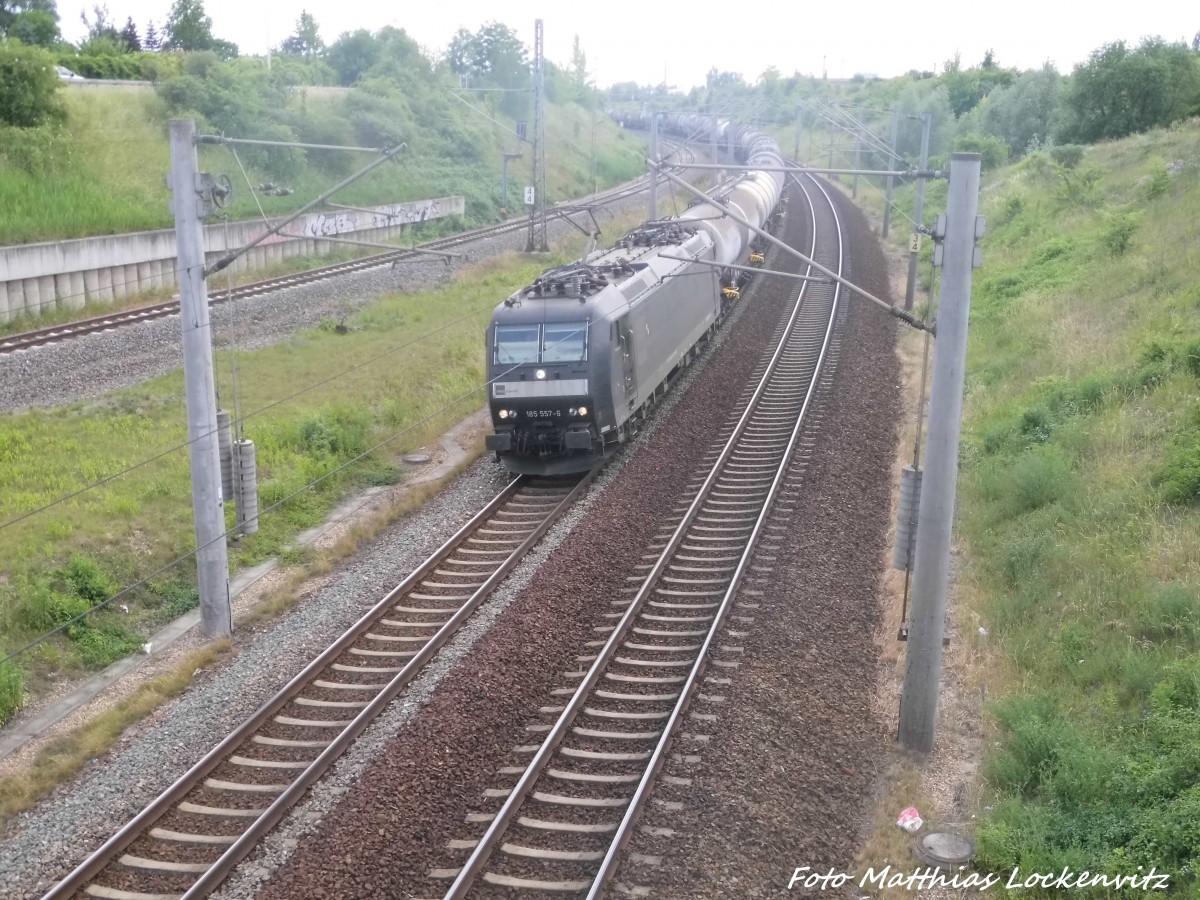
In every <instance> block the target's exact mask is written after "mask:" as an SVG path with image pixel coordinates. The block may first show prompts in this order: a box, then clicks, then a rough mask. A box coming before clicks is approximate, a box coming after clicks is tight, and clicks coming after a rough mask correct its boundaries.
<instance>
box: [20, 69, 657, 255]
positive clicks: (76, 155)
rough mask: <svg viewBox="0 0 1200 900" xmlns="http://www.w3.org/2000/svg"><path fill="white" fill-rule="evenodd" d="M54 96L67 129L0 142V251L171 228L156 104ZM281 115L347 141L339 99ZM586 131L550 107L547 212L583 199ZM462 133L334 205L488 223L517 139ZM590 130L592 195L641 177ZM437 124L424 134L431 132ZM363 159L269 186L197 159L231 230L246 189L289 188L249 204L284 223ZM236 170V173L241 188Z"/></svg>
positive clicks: (604, 126) (243, 155) (412, 155)
mask: <svg viewBox="0 0 1200 900" xmlns="http://www.w3.org/2000/svg"><path fill="white" fill-rule="evenodd" d="M64 96H65V100H66V102H67V108H68V120H67V125H66V126H65V128H64V129H62V130H61V131H54V130H47V129H37V130H34V131H32V132H29V133H27V134H25V135H22V134H21V133H20V131H19V130H16V129H3V130H0V209H4V210H5V213H6V214H5V215H4V216H3V217H2V218H0V243H23V242H32V241H47V240H56V239H61V238H72V237H85V236H89V235H95V234H112V233H120V232H124V231H138V230H145V229H154V228H167V227H170V226H171V225H172V220H171V218H170V213H169V210H168V200H169V196H168V192H167V189H166V182H165V176H166V174H167V172H168V170H169V168H170V153H169V150H168V146H167V119H168V113H167V112H166V109H165V106H164V104H163V103H162V101H161V100H160V99H159V98H158V96H157V95H156V94H155V92H153V91H150V90H133V89H130V88H127V87H116V88H113V89H111V90H88V91H86V92H85V91H80V90H67V91H65V93H64ZM290 103H291V105H292V108H293V110H292V111H293V112H294V113H295V114H296V115H298V116H300V117H302V118H304V117H306V118H307V119H308V120H310V121H312V122H314V123H321V125H320V127H332V128H334V131H333V132H332V134H337V133H338V129H339V128H340V129H341V133H342V134H350V133H353V131H352V129H351V126H350V124H349V123H348V122H347V121H346V120H344V119H342V118H340V116H341V108H342V98H340V97H330V96H325V95H316V94H313V95H309V94H308V93H307V92H305V91H303V90H300V89H297V90H295V91H294V92H293V93H292V95H291V99H290ZM472 115H473V114H470V113H467V116H468V117H471V116H472ZM592 120H593V117H592V113H591V112H590V111H589V110H586V109H584V108H582V107H580V106H578V105H577V104H574V103H568V104H562V105H558V106H552V109H551V110H550V112H549V114H548V115H547V129H546V143H547V166H548V172H547V191H548V194H549V198H548V199H550V200H551V201H560V200H564V199H568V198H571V197H577V196H580V195H582V194H584V193H588V192H590V191H591V190H592V184H593V173H592V137H593V126H592ZM469 121H470V123H471V125H472V127H473V128H474V127H475V126H479V125H480V123H482V126H483V127H482V128H474V130H468V131H465V132H464V135H465V136H467V137H469V138H470V139H472V140H476V141H478V142H479V143H478V145H477V146H474V147H471V148H464V151H463V152H464V158H463V159H455V160H450V159H443V158H440V157H439V156H438V155H436V154H432V153H430V152H428V151H427V150H423V149H422V148H423V147H427V146H430V145H431V144H432V142H433V137H432V134H433V132H432V131H431V132H430V136H428V137H423V135H425V131H423V130H421V129H417V130H416V131H415V132H414V135H413V137H412V138H411V139H410V140H409V147H410V149H409V150H408V151H406V152H405V153H403V155H402V157H401V158H400V159H399V161H398V162H396V163H389V164H387V165H384V166H382V167H380V168H379V169H377V170H376V171H375V172H373V173H371V174H370V175H368V176H366V177H365V178H363V179H362V180H361V181H359V182H357V183H355V184H353V185H351V186H350V187H348V188H346V189H345V190H343V191H342V192H340V193H339V194H338V196H337V197H336V198H335V199H336V201H337V202H340V203H345V204H349V205H374V204H379V203H387V202H398V201H402V200H417V199H424V198H427V197H437V196H445V195H451V194H462V195H464V196H465V197H466V199H467V214H466V217H465V223H460V222H450V223H446V224H445V225H443V226H441V227H443V228H451V227H456V226H459V227H460V226H461V225H462V224H482V223H486V222H492V221H495V220H496V219H497V218H498V214H499V209H500V196H499V193H500V190H499V189H500V150H501V149H508V145H509V144H510V143H512V142H513V141H515V139H513V141H510V140H509V139H508V138H507V137H505V136H504V134H503V132H500V131H499V130H498V129H495V127H494V126H492V125H490V124H489V123H487V122H486V120H484V119H482V118H479V119H478V120H476V119H474V118H469ZM339 123H340V124H339ZM595 123H596V124H595V128H594V135H595V147H596V167H595V168H596V173H595V174H596V182H597V183H598V185H599V187H601V188H604V187H608V186H610V185H612V184H616V183H618V182H621V181H624V180H627V179H629V178H631V177H634V176H635V175H637V174H639V173H640V172H641V171H642V170H643V169H644V162H643V161H644V155H645V150H644V144H643V143H642V142H641V141H639V140H637V139H635V138H633V137H632V136H630V135H629V134H627V133H626V132H624V131H622V130H621V129H619V128H618V127H617V126H616V125H615V124H614V123H612V122H611V121H609V120H608V118H607V117H606V116H604V115H603V113H602V112H600V111H597V112H596V114H595ZM436 124H437V123H429V124H428V126H422V128H426V127H428V128H429V129H434V127H435V125H436ZM314 127H317V126H315V125H314ZM202 130H203V129H202ZM464 139H466V138H464ZM331 140H332V138H331ZM472 157H473V158H472ZM367 159H368V158H367V157H365V156H352V155H343V156H341V157H340V158H337V159H333V160H328V159H325V158H323V157H321V156H320V154H319V153H315V154H314V155H312V156H303V154H301V155H299V156H298V158H297V162H296V163H295V164H294V165H292V166H291V170H292V171H291V173H290V174H289V176H288V177H287V178H286V179H281V178H280V177H278V176H272V175H269V174H267V172H266V169H265V168H264V167H263V166H262V165H259V164H258V163H259V160H258V158H257V157H256V156H255V153H254V151H253V150H251V151H247V150H246V149H245V148H243V149H242V150H240V151H239V154H238V156H235V155H234V153H233V152H232V151H231V150H229V149H227V148H225V147H217V146H210V145H206V146H202V147H201V148H200V168H201V169H202V170H205V171H211V172H219V173H225V174H227V175H229V177H230V178H231V180H232V181H233V184H234V199H233V203H232V205H231V207H230V209H229V214H230V215H232V216H233V217H235V218H257V217H258V215H259V212H258V206H257V205H256V203H255V200H254V198H253V196H252V195H251V192H250V190H249V185H248V184H247V179H248V180H249V184H250V185H254V186H257V185H258V184H260V183H262V182H268V181H269V182H275V183H281V182H282V183H285V184H286V185H287V186H288V187H290V188H292V189H293V190H294V193H293V194H292V195H290V196H287V197H271V196H260V197H259V201H260V202H261V204H262V208H263V211H264V212H265V213H266V214H267V215H277V214H284V213H289V212H293V211H295V210H296V209H299V208H300V206H301V205H303V204H304V203H307V202H308V201H310V200H312V199H313V198H314V197H316V196H317V195H318V194H319V193H321V192H322V191H324V190H326V189H328V188H329V187H331V186H332V185H333V184H334V183H336V182H337V181H339V180H340V179H341V178H342V177H344V176H345V175H347V174H349V173H350V172H351V171H353V170H354V168H357V167H358V166H359V165H364V164H365V163H366V162H367ZM239 163H240V165H239ZM528 165H529V156H528V153H526V158H525V159H524V160H522V161H518V162H517V163H515V164H513V165H511V166H510V168H509V178H510V186H509V190H510V197H513V198H515V197H516V196H518V193H519V190H520V186H521V185H523V184H524V183H525V180H526V179H527V177H528V168H527V167H528ZM241 167H245V169H246V177H243V175H242V171H241ZM514 192H517V193H514ZM513 205H514V206H516V204H513ZM517 211H521V209H520V208H519V207H518V209H517Z"/></svg>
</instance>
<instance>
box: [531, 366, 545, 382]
mask: <svg viewBox="0 0 1200 900" xmlns="http://www.w3.org/2000/svg"><path fill="white" fill-rule="evenodd" d="M533 374H534V375H536V376H537V378H538V381H541V380H542V379H543V378H545V377H546V370H545V369H538V370H537V371H536V372H534V373H533Z"/></svg>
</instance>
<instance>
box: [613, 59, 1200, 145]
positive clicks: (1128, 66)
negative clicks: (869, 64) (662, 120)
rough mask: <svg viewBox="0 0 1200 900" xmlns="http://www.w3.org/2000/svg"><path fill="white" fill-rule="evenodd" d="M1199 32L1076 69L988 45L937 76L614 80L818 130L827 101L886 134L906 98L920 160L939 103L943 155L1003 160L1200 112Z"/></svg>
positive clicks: (642, 96) (693, 104)
mask: <svg viewBox="0 0 1200 900" xmlns="http://www.w3.org/2000/svg"><path fill="white" fill-rule="evenodd" d="M1197 37H1198V40H1197V41H1193V43H1192V44H1191V45H1190V46H1189V45H1188V44H1185V43H1171V42H1168V41H1165V40H1163V39H1162V38H1158V37H1152V38H1147V39H1145V40H1143V41H1142V43H1141V44H1139V45H1138V46H1136V47H1130V46H1128V45H1127V44H1126V43H1124V42H1123V41H1117V42H1114V43H1111V44H1106V45H1104V46H1103V47H1100V48H1099V49H1097V50H1095V51H1094V52H1093V53H1092V54H1091V55H1090V56H1089V57H1088V59H1087V60H1086V61H1085V62H1083V63H1080V64H1079V65H1077V66H1075V68H1074V70H1073V72H1072V73H1071V74H1070V75H1066V76H1064V75H1062V74H1060V73H1059V72H1058V71H1057V70H1056V69H1055V68H1054V67H1053V66H1052V65H1050V64H1046V65H1045V66H1043V67H1042V68H1040V69H1032V70H1027V71H1018V70H1016V69H1012V68H1005V67H1003V66H1001V65H999V63H998V62H997V61H996V59H995V56H994V55H993V54H992V53H991V52H988V53H987V54H986V55H985V56H984V59H983V60H982V61H981V62H980V63H979V64H978V65H975V66H969V67H968V66H964V65H963V64H962V62H961V60H960V59H958V58H955V59H953V60H950V61H948V62H947V63H946V64H945V66H944V67H943V70H942V72H941V74H938V75H935V74H934V73H933V72H928V71H924V72H922V71H917V70H912V71H910V72H908V73H907V74H906V75H904V76H901V77H899V78H892V79H886V80H885V79H876V78H872V77H868V76H856V77H855V78H854V79H853V80H851V81H850V82H849V83H847V82H834V81H829V80H826V79H823V78H814V77H808V76H802V75H798V74H797V75H792V76H789V77H785V76H783V75H782V74H781V73H780V72H779V71H778V70H777V69H775V68H773V67H772V68H768V69H767V70H766V71H764V72H763V73H762V75H761V76H760V77H759V78H758V80H757V81H756V82H754V83H753V84H751V83H749V82H747V81H746V80H745V79H744V78H743V77H742V76H741V75H739V74H737V73H735V72H720V71H717V70H715V69H714V70H713V71H711V72H710V73H709V75H708V80H707V84H706V85H705V86H704V87H697V88H695V89H693V90H692V91H691V92H690V93H688V94H682V93H677V92H676V93H671V92H667V91H664V90H663V89H662V88H647V87H639V86H638V85H636V84H634V83H622V84H617V85H614V86H613V87H612V88H611V89H610V92H609V94H610V99H611V102H612V103H613V104H615V105H618V106H620V105H627V104H644V103H648V102H653V103H654V104H655V105H656V106H657V107H658V108H660V109H663V108H666V109H689V110H699V111H702V112H716V113H718V114H723V115H741V116H746V117H754V118H755V119H756V120H757V121H758V122H759V123H761V124H775V125H778V126H781V127H782V126H788V125H791V124H792V123H794V122H795V121H796V118H797V110H798V109H800V108H803V109H804V112H803V128H804V129H807V130H813V129H815V130H827V129H828V127H829V125H828V122H827V121H826V119H824V118H823V116H822V114H821V112H820V108H821V101H827V102H831V103H838V104H840V105H842V106H843V107H845V108H847V109H849V110H850V111H852V112H855V113H856V115H859V116H860V117H861V118H863V119H866V120H870V121H872V122H873V123H874V124H875V125H876V126H877V130H878V131H879V133H880V134H881V135H882V136H883V137H884V138H886V137H887V124H886V119H887V115H888V111H889V110H891V109H893V108H895V109H898V110H899V112H900V114H901V119H900V127H899V133H898V150H899V152H900V153H902V154H903V155H905V156H906V157H908V158H910V159H915V158H916V156H917V154H918V153H919V150H920V142H921V124H920V122H919V121H918V120H917V119H916V118H909V117H916V116H919V115H921V114H922V113H929V114H930V115H931V116H932V119H933V127H932V133H931V140H930V152H931V154H932V156H933V157H934V158H935V160H936V159H938V158H945V157H946V156H947V155H948V154H949V153H950V152H952V151H954V150H974V151H977V152H981V153H983V154H984V160H985V165H992V166H995V165H999V164H1002V163H1004V162H1005V161H1007V160H1010V159H1015V158H1018V157H1020V156H1023V155H1025V154H1026V153H1029V152H1031V151H1034V150H1038V149H1049V148H1051V147H1054V146H1060V147H1061V146H1064V145H1074V144H1089V143H1094V142H1096V141H1100V140H1108V139H1113V138H1119V137H1124V136H1126V135H1129V134H1134V133H1138V132H1143V131H1147V130H1149V129H1151V128H1156V127H1163V126H1167V125H1170V124H1172V123H1173V122H1178V121H1180V120H1182V119H1186V118H1189V117H1191V116H1195V115H1200V52H1197V50H1198V48H1200V35H1198V36H1197ZM1068 155H1069V154H1068ZM881 161H882V160H876V162H881Z"/></svg>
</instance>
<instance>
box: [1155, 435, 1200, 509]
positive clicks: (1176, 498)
mask: <svg viewBox="0 0 1200 900" xmlns="http://www.w3.org/2000/svg"><path fill="white" fill-rule="evenodd" d="M1151 483H1152V484H1153V485H1154V486H1155V487H1157V488H1158V489H1159V491H1160V493H1161V495H1162V499H1163V500H1164V501H1165V502H1167V503H1174V504H1184V503H1190V502H1191V501H1193V500H1195V499H1196V498H1197V497H1200V441H1198V440H1197V438H1196V436H1195V435H1192V436H1191V439H1190V440H1188V441H1183V442H1180V443H1179V444H1177V445H1176V446H1175V448H1174V449H1173V450H1172V451H1171V453H1170V455H1169V456H1168V458H1167V461H1166V462H1165V463H1163V465H1162V466H1160V467H1159V469H1158V471H1157V472H1155V473H1154V477H1153V478H1152V479H1151Z"/></svg>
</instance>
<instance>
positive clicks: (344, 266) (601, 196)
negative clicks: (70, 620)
mask: <svg viewBox="0 0 1200 900" xmlns="http://www.w3.org/2000/svg"><path fill="white" fill-rule="evenodd" d="M673 152H674V153H676V154H678V155H679V156H680V165H679V166H677V167H676V171H678V170H679V169H680V168H685V167H686V163H687V162H691V161H693V160H694V159H695V154H694V153H693V151H691V150H690V149H689V148H688V147H687V146H686V145H678V146H677V147H676V149H675V150H674V151H673ZM647 177H648V176H643V177H642V178H639V179H637V181H635V182H633V183H632V184H629V185H623V186H621V187H617V188H612V189H611V190H608V191H601V192H600V193H598V194H594V195H592V196H591V197H589V198H587V201H588V202H589V203H591V204H600V205H606V204H609V203H615V202H617V201H619V200H623V199H625V198H626V197H630V196H632V195H634V194H638V193H640V192H641V191H643V190H645V189H646V185H645V181H646V178H647ZM564 206H565V207H566V208H564V209H555V208H551V209H550V210H548V211H547V215H548V216H549V217H550V218H568V217H569V216H570V214H571V212H572V211H573V209H572V207H571V206H569V205H566V204H564ZM525 228H528V220H527V219H524V218H521V219H514V220H511V221H508V222H501V223H499V224H497V225H488V226H485V227H483V228H475V229H472V230H470V231H465V232H463V233H461V234H456V235H451V236H449V237H445V238H439V239H437V240H433V241H427V242H426V243H423V244H419V245H417V246H415V247H413V248H411V249H408V248H397V249H396V250H395V251H388V252H385V253H378V254H372V255H371V256H366V257H363V258H362V259H356V260H351V261H349V262H344V263H338V264H336V265H332V266H323V267H320V268H317V269H310V270H309V271H307V272H297V273H295V274H292V275H280V276H278V277H276V278H267V279H264V280H262V281H255V282H252V283H250V284H244V285H241V286H239V287H235V288H233V290H232V291H222V292H220V293H214V294H213V295H211V296H210V297H209V300H208V302H209V306H218V305H220V304H222V303H225V302H227V301H230V300H241V299H246V298H249V297H256V296H258V295H260V294H266V293H270V292H271V291H278V290H283V289H284V288H289V287H295V286H297V285H301V284H308V283H310V282H314V281H323V280H325V279H327V278H335V277H337V276H339V275H348V274H351V273H354V272H363V271H367V270H369V269H375V268H379V267H381V266H390V265H393V264H394V263H397V262H402V261H405V260H410V259H418V258H421V257H428V255H429V253H430V252H431V251H432V252H435V253H445V252H449V251H451V250H453V249H454V248H456V247H461V246H464V245H466V244H471V243H474V242H476V241H480V240H484V239H487V238H492V237H497V236H499V235H503V234H509V233H512V232H516V231H521V230H523V229H525ZM178 312H179V300H178V298H173V299H171V300H164V301H162V302H160V303H152V304H149V305H146V306H138V307H134V308H132V309H126V310H120V311H115V312H112V313H109V314H107V315H102V316H92V317H90V318H86V319H79V320H76V321H74V322H68V323H65V324H62V325H52V326H48V327H46V328H38V329H35V330H32V331H25V332H21V333H20V334H14V335H10V336H8V337H0V355H4V354H6V353H16V352H17V351H20V350H29V349H32V348H34V347H40V346H43V345H45V344H54V343H58V342H59V341H64V340H70V339H72V338H77V337H83V336H84V335H88V334H95V333H97V332H103V331H111V330H113V329H115V328H121V327H124V326H126V325H136V324H138V323H140V322H149V321H153V320H154V319H161V318H165V317H166V316H172V315H175V314H176V313H178Z"/></svg>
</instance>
